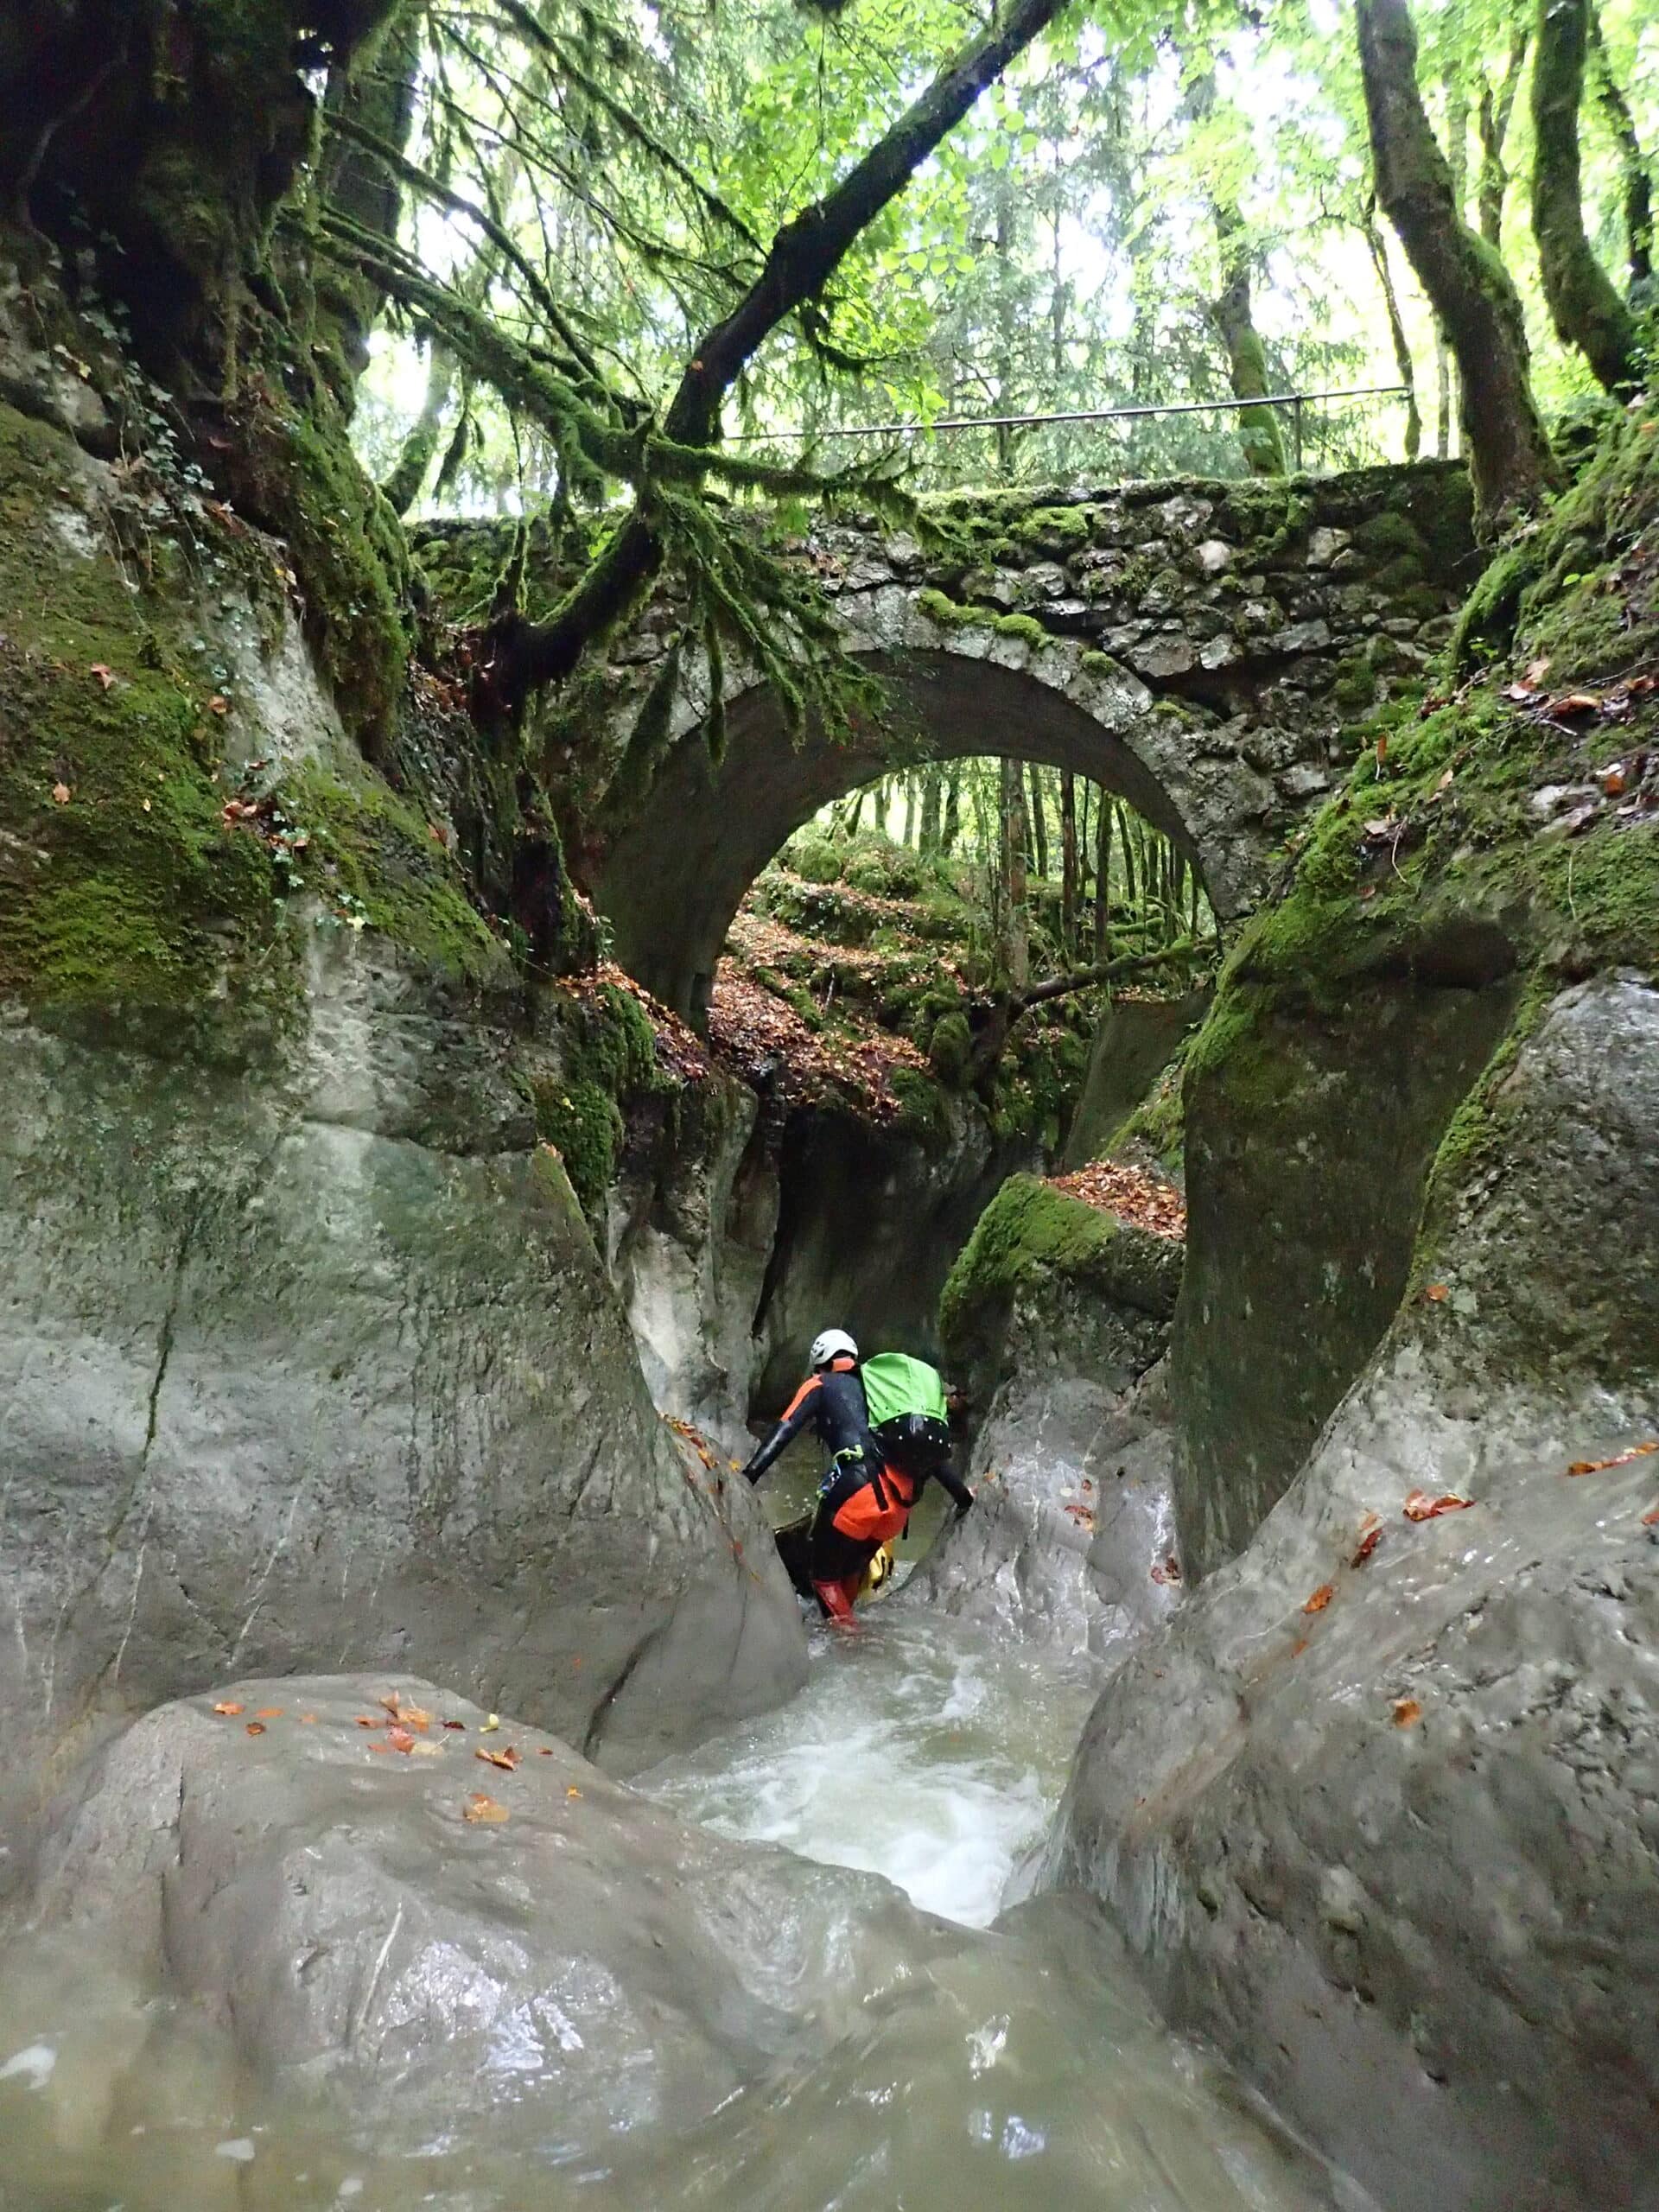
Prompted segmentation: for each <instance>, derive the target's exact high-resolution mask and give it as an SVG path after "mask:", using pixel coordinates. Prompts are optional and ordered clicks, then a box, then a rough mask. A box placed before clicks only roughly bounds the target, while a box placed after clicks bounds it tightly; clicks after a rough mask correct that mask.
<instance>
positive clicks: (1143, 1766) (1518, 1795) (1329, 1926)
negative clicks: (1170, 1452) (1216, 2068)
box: [1050, 978, 1659, 2212]
mask: <svg viewBox="0 0 1659 2212" xmlns="http://www.w3.org/2000/svg"><path fill="white" fill-rule="evenodd" d="M1475 1114H1476V1116H1477V1118H1476V1119H1475V1120H1474V1121H1472V1122H1470V1123H1468V1124H1466V1125H1465V1144H1464V1147H1463V1148H1462V1151H1461V1154H1460V1157H1459V1161H1458V1163H1457V1186H1456V1188H1455V1189H1454V1190H1453V1191H1452V1192H1450V1193H1449V1194H1447V1195H1446V1197H1444V1198H1440V1199H1438V1200H1436V1201H1434V1202H1433V1214H1432V1220H1433V1223H1434V1224H1435V1226H1434V1229H1433V1236H1434V1244H1433V1251H1434V1258H1433V1279H1432V1280H1429V1281H1426V1282H1421V1283H1420V1284H1419V1287H1418V1291H1417V1294H1415V1295H1414V1297H1413V1298H1412V1300H1409V1301H1408V1304H1407V1306H1405V1307H1404V1308H1403V1309H1402V1313H1401V1314H1400V1316H1399V1318H1398V1319H1396V1321H1395V1325H1394V1326H1393V1328H1392V1329H1391V1331H1390V1332H1389V1335H1388V1336H1387V1338H1385V1340H1384V1342H1383V1344H1382V1346H1381V1348H1380V1349H1379V1351H1377V1353H1376V1355H1375V1357H1373V1358H1372V1360H1371V1361H1370V1364H1369V1365H1368V1367H1367V1369H1366V1370H1365V1372H1364V1374H1363V1376H1362V1378H1361V1380H1360V1381H1359V1383H1357V1385H1356V1386H1355V1388H1354V1389H1352V1391H1351V1393H1350V1394H1349V1395H1348V1396H1347V1398H1346V1399H1345V1401H1344V1403H1343V1404H1342V1406H1341V1407H1340V1408H1338V1412H1337V1414H1335V1416H1334V1417H1333V1419H1332V1421H1331V1423H1330V1425H1329V1427H1328V1428H1327V1429H1326V1431H1325V1434H1324V1436H1323V1437H1322V1438H1321V1439H1320V1440H1319V1443H1318V1445H1317V1446H1315V1448H1314V1451H1313V1454H1312V1455H1311V1457H1310V1458H1309V1459H1308V1461H1307V1464H1306V1466H1305V1467H1304V1469H1303V1470H1302V1471H1301V1473H1300V1475H1299V1477H1298V1478H1297V1479H1296V1481H1295V1483H1294V1484H1293V1486H1292V1487H1291V1489H1290V1490H1289V1491H1288V1492H1287V1495H1286V1496H1285V1497H1284V1498H1283V1499H1282V1500H1281V1503H1279V1505H1278V1506H1277V1507H1276V1508H1275V1509H1274V1511H1273V1512H1272V1514H1271V1515H1270V1516H1268V1519H1267V1521H1266V1522H1264V1523H1263V1525H1262V1529H1260V1531H1259V1532H1258V1534H1257V1535H1256V1536H1255V1539H1254V1541H1252V1542H1251V1543H1250V1545H1249V1548H1248V1549H1247V1550H1245V1551H1244V1552H1243V1554H1242V1555H1241V1556H1240V1557H1239V1558H1238V1559H1236V1560H1234V1561H1233V1562H1231V1563H1230V1565H1228V1566H1226V1567H1223V1568H1221V1569H1219V1570H1218V1571H1217V1573H1214V1574H1213V1575H1211V1576H1210V1577H1208V1578H1207V1579H1206V1580H1205V1582H1204V1584H1203V1585H1202V1586H1201V1587H1200V1588H1199V1590H1198V1592H1197V1593H1196V1594H1195V1595H1194V1596H1193V1597H1192V1598H1191V1599H1189V1600H1188V1601H1187V1603H1186V1604H1185V1605H1184V1606H1183V1607H1182V1609H1181V1611H1180V1612H1179V1614H1178V1615H1177V1617H1176V1618H1175V1619H1174V1620H1173V1623H1172V1624H1170V1626H1169V1627H1168V1629H1167V1630H1165V1631H1164V1632H1163V1633H1162V1634H1160V1635H1159V1636H1156V1637H1152V1638H1150V1639H1148V1640H1147V1642H1146V1643H1144V1644H1142V1645H1141V1647H1139V1648H1138V1649H1136V1650H1135V1652H1134V1653H1133V1654H1132V1655H1131V1656H1129V1658H1128V1660H1127V1662H1126V1663H1125V1664H1124V1665H1123V1667H1122V1669H1120V1671H1119V1672H1118V1673H1117V1674H1116V1675H1115V1676H1114V1677H1113V1679H1112V1680H1111V1681H1110V1682H1109V1685H1108V1687H1107V1688H1106V1690H1105V1692H1104V1693H1103V1696H1102V1699H1101V1701H1100V1703H1099V1705H1098V1707H1096V1712H1095V1713H1094V1715H1093V1716H1092V1718H1091V1719H1090V1725H1089V1728H1088V1730H1087V1732H1086V1733H1085V1737H1084V1743H1083V1745H1082V1748H1081V1750H1080V1752H1079V1756H1078V1761H1077V1768H1076V1770H1075V1772H1074V1776H1073V1780H1072V1783H1071V1789H1070V1792H1069V1794H1068V1797H1067V1801H1066V1803H1065V1807H1064V1808H1063V1812H1062V1815H1061V1818H1060V1821H1059V1824H1058V1830H1057V1836H1056V1841H1055V1845H1054V1847H1053V1850H1052V1861H1051V1868H1050V1872H1051V1874H1052V1876H1053V1877H1054V1878H1058V1879H1060V1880H1063V1881H1080V1882H1082V1883H1084V1884H1086V1885H1089V1886H1090V1887H1091V1888H1092V1889H1094V1890H1095V1891H1096V1892H1097V1893H1098V1894H1099V1895H1100V1896H1102V1897H1103V1898H1104V1899H1106V1901H1107V1902H1108V1903H1109V1904H1110V1906H1111V1907H1112V1909H1113V1910H1114V1911H1115V1913H1116V1916H1117V1917H1118V1918H1119V1920H1120V1922H1121V1923H1122V1926H1123V1927H1124V1929H1126V1931H1127V1933H1128V1936H1129V1940H1130V1942H1131V1945H1132V1947H1133V1948H1134V1949H1135V1951H1136V1952H1137V1953H1138V1954H1139V1955H1140V1956H1141V1961H1142V1962H1143V1964H1144V1966H1145V1967H1146V1969H1147V1972H1148V1974H1150V1975H1151V1977H1152V1979H1153V1980H1154V1985H1155V1986H1156V1987H1157V1988H1158V1990H1159V1992H1160V1995H1161V1996H1162V1998H1163V1999H1164V2001H1165V2003H1166V2005H1167V2007H1168V2008H1169V2010H1170V2011H1171V2012H1172V2013H1173V2015H1174V2016H1175V2017H1176V2018H1178V2019H1179V2020H1182V2021H1185V2022H1188V2023H1193V2024H1198V2025H1200V2026H1202V2027H1203V2028H1204V2029H1205V2031H1207V2032H1209V2033H1210V2034H1211V2035H1213V2036H1214V2037H1216V2038H1217V2040H1218V2041H1219V2042H1220V2044H1222V2045H1223V2047H1224V2049H1225V2050H1228V2051H1229V2052H1230V2054H1231V2055H1232V2056H1234V2058H1235V2059H1236V2061H1237V2063H1239V2064H1240V2065H1241V2066H1242V2067H1243V2068H1244V2069H1245V2070H1247V2071H1248V2072H1249V2074H1250V2075H1252V2076H1253V2078H1254V2079H1255V2081H1256V2082H1257V2083H1258V2084H1259V2085H1260V2086H1261V2087H1262V2088H1263V2089H1264V2090H1265V2091H1266V2092H1267V2094H1268V2095H1269V2096H1270V2097H1271V2098H1272V2099H1273V2101H1274V2102H1275V2104H1277V2105H1278V2106H1279V2107H1281V2109H1282V2110H1284V2111H1286V2112H1287V2113H1288V2114H1289V2115H1290V2116H1291V2118H1292V2119H1293V2120H1295V2121H1296V2122H1297V2123H1298V2124H1299V2125H1300V2126H1302V2127H1303V2128H1305V2129H1306V2132H1307V2133H1308V2134H1309V2135H1310V2136H1311V2137H1312V2138H1313V2139H1314V2140H1315V2141H1317V2142H1318V2143H1319V2145H1321V2147H1322V2148H1323V2149H1325V2151H1326V2152H1327V2153H1328V2154H1330V2155H1331V2156H1332V2157H1333V2158H1335V2159H1336V2160H1337V2161H1338V2163H1339V2164H1342V2165H1344V2166H1345V2167H1347V2168H1348V2169H1349V2170H1351V2171H1353V2172H1354V2173H1356V2174H1357V2176H1358V2177H1360V2179H1361V2180H1362V2181H1363V2182H1364V2183H1366V2185H1367V2186H1368V2187H1370V2189H1372V2190H1374V2191H1375V2192H1376V2196H1378V2197H1379V2199H1380V2200H1381V2201H1382V2202H1385V2203H1386V2204H1388V2205H1389V2206H1390V2207H1391V2208H1395V2212H1419V2208H1421V2212H1430V2208H1434V2212H1441V2209H1442V2208H1445V2207H1448V2206H1453V2205H1455V2206H1457V2207H1459V2208H1460V2212H1500V2209H1501V2212H1545V2208H1559V2207H1560V2206H1562V2205H1565V2204H1573V2205H1586V2206H1588V2205H1613V2204H1629V2205H1633V2206H1651V2205H1653V2204H1655V2203H1656V2202H1659V2183H1656V2182H1655V2179H1654V2171H1655V2167H1654V2154H1655V2150H1656V2145H1659V2123H1656V2120H1655V2112H1656V2108H1659V2031H1656V2026H1655V2023H1656V2019H1659V1936H1656V1933H1655V1930H1656V1927H1659V1917H1656V1907H1659V1821H1656V1816H1655V1803H1656V1798H1659V1534H1656V1531H1655V1530H1654V1529H1650V1528H1649V1526H1648V1524H1647V1517H1646V1516H1648V1515H1649V1513H1650V1512H1651V1510H1652V1509H1653V1507H1654V1503H1655V1500H1656V1497H1659V1454H1645V1453H1644V1454H1639V1455H1637V1456H1635V1457H1632V1458H1629V1459H1624V1461H1623V1463H1622V1464H1618V1465H1608V1466H1596V1465H1594V1463H1596V1462H1599V1461H1601V1460H1605V1459H1617V1458H1618V1455H1619V1454H1620V1453H1623V1452H1629V1451H1630V1449H1631V1447H1633V1446H1637V1445H1639V1444H1642V1443H1645V1442H1649V1441H1651V1440H1656V1439H1659V1372H1656V1370H1659V1261H1656V1255H1659V993H1656V992H1655V991H1654V990H1653V989H1651V988H1649V987H1647V986H1645V985H1644V984H1643V983H1642V982H1638V981H1637V980H1635V979H1631V978H1624V979H1619V978H1612V979H1605V980H1603V981H1600V982H1596V983H1592V984H1588V985H1586V986H1583V987H1581V988H1579V989H1577V990H1574V991H1571V992H1568V993H1567V994H1565V995H1563V996H1562V997H1560V999H1558V1000H1557V1001H1556V1002H1555V1003H1554V1006H1553V1007H1551V1008H1550V1009H1549V1011H1548V1014H1547V1015H1546V1017H1545V1018H1544V1019H1543V1020H1542V1021H1541V1024H1540V1026H1539V1027H1538V1028H1537V1029H1536V1031H1535V1033H1534V1034H1533V1035H1532V1037H1531V1038H1530V1039H1529V1041H1528V1042H1527V1043H1525V1044H1524V1045H1523V1046H1522V1047H1521V1049H1520V1051H1519V1052H1518V1053H1517V1054H1516V1058H1515V1059H1514V1061H1513V1063H1512V1065H1510V1067H1509V1068H1508V1069H1507V1071H1502V1072H1500V1073H1499V1074H1498V1075H1497V1077H1495V1078H1494V1079H1493V1080H1492V1082H1491V1084H1490V1085H1489V1087H1488V1091H1487V1095H1486V1096H1485V1097H1484V1100H1483V1101H1482V1102H1481V1103H1480V1105H1479V1106H1478V1108H1477V1109H1475ZM1580 1463H1591V1465H1592V1471H1587V1472H1585V1473H1582V1474H1580V1475H1576V1476H1574V1475H1572V1474H1570V1473H1569V1472H1568V1469H1569V1468H1570V1467H1571V1466H1573V1465H1575V1464H1580ZM1412 1491H1425V1492H1427V1493H1428V1494H1429V1496H1430V1497H1440V1496H1443V1495H1452V1494H1456V1495H1459V1496H1461V1497H1467V1498H1470V1499H1472V1500H1474V1501H1475V1503H1473V1504H1472V1505H1471V1507H1470V1508H1469V1509H1468V1510H1456V1511H1451V1512H1446V1513H1444V1514H1442V1515H1440V1516H1437V1517H1435V1518H1433V1519H1428V1520H1424V1521H1421V1522H1414V1521H1413V1520H1411V1519H1408V1518H1407V1517H1406V1516H1405V1515H1404V1512H1403V1510H1402V1509H1403V1507H1404V1504H1405V1502H1406V1500H1407V1499H1408V1497H1409V1496H1410V1494H1411V1493H1412ZM1371 1516H1376V1519H1375V1521H1373V1519H1372V1517H1371ZM1374 1528H1380V1529H1381V1535H1380V1539H1379V1541H1377V1543H1376V1546H1375V1548H1370V1549H1369V1551H1368V1550H1367V1539H1368V1536H1369V1535H1370V1532H1371V1531H1372V1529H1374ZM1362 1554H1364V1555H1363V1556H1362ZM1356 1561H1357V1562H1358V1563H1355V1562H1356Z"/></svg>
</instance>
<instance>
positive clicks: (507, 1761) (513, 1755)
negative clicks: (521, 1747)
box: [473, 1744, 523, 1774]
mask: <svg viewBox="0 0 1659 2212" xmlns="http://www.w3.org/2000/svg"><path fill="white" fill-rule="evenodd" d="M473 1757H474V1758H475V1759H483V1760H484V1761H485V1762H486V1764H488V1765H490V1766H499V1768H500V1769H501V1770H502V1771H503V1773H504V1774H512V1772H513V1770H515V1769H516V1768H517V1767H518V1765H519V1764H521V1763H522V1758H523V1754H522V1753H521V1752H519V1751H515V1750H514V1748H513V1746H512V1745H511V1744H509V1745H506V1746H505V1749H504V1750H502V1751H489V1750H486V1749H485V1748H484V1747H483V1746H482V1745H480V1748H479V1749H478V1750H477V1751H474V1753H473Z"/></svg>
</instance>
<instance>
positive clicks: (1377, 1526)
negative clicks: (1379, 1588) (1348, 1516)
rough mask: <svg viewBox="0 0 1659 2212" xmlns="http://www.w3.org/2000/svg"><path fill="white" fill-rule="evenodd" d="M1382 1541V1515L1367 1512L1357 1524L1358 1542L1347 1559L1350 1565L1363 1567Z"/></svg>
mask: <svg viewBox="0 0 1659 2212" xmlns="http://www.w3.org/2000/svg"><path fill="white" fill-rule="evenodd" d="M1382 1541H1383V1516H1382V1515H1381V1514H1380V1513H1368V1514H1367V1515H1366V1516H1365V1518H1364V1519H1363V1521H1362V1522H1360V1524H1359V1543H1358V1545H1357V1548H1356V1550H1355V1552H1354V1555H1353V1558H1352V1559H1351V1560H1350V1561H1349V1565H1350V1566H1351V1567H1363V1566H1364V1564H1365V1562H1366V1560H1368V1559H1370V1555H1371V1554H1372V1553H1373V1552H1374V1551H1375V1550H1376V1548H1377V1546H1378V1545H1379V1544H1380V1543H1381V1542H1382Z"/></svg>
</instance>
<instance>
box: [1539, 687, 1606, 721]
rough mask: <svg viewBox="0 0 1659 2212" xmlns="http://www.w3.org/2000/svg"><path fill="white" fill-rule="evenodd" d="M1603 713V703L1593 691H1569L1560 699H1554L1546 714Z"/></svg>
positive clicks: (1546, 709)
mask: <svg viewBox="0 0 1659 2212" xmlns="http://www.w3.org/2000/svg"><path fill="white" fill-rule="evenodd" d="M1600 711H1601V701H1600V700H1599V698H1598V697H1597V696H1596V695H1595V693H1594V692H1593V691H1568V692H1566V693H1564V694H1563V695H1562V696H1561V697H1560V698H1559V699H1552V700H1551V701H1550V702H1549V704H1548V707H1546V708H1545V709H1544V712H1545V713H1546V714H1547V715H1594V714H1599V713H1600Z"/></svg>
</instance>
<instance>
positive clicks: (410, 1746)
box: [386, 1721, 415, 1757]
mask: <svg viewBox="0 0 1659 2212" xmlns="http://www.w3.org/2000/svg"><path fill="white" fill-rule="evenodd" d="M386 1741H387V1742H388V1743H389V1744H390V1745H391V1748H392V1750H393V1751H402V1752H403V1753H404V1756H405V1757H407V1756H408V1754H409V1753H410V1751H413V1750H414V1748H415V1738H413V1737H412V1736H411V1735H410V1732H409V1731H408V1729H407V1728H400V1727H398V1726H397V1723H396V1722H395V1721H394V1722H393V1724H392V1726H391V1727H390V1728H388V1729H387V1731H386Z"/></svg>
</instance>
